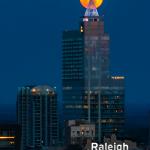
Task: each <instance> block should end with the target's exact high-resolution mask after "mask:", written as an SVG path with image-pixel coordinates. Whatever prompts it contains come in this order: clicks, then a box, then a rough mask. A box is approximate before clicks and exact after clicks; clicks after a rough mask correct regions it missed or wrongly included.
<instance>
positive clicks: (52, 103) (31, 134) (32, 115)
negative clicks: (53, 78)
mask: <svg viewBox="0 0 150 150" xmlns="http://www.w3.org/2000/svg"><path fill="white" fill-rule="evenodd" d="M17 97H18V98H17V117H18V118H17V119H18V123H19V124H20V126H21V128H22V142H21V146H22V147H21V150H26V149H34V150H37V149H40V148H42V147H45V148H49V147H50V146H55V145H57V144H58V112H57V109H58V108H57V94H56V91H55V90H54V89H53V88H51V87H49V86H36V87H35V86H34V87H33V86H25V87H21V88H19V89H18V96H17Z"/></svg>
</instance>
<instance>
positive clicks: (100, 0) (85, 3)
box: [80, 0, 103, 8]
mask: <svg viewBox="0 0 150 150" xmlns="http://www.w3.org/2000/svg"><path fill="white" fill-rule="evenodd" d="M89 2H90V0H80V3H81V5H82V6H83V7H85V8H87V7H88V5H89ZM93 2H94V5H95V7H96V8H98V7H100V6H101V5H102V3H103V0H93Z"/></svg>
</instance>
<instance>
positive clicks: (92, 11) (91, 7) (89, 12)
mask: <svg viewBox="0 0 150 150" xmlns="http://www.w3.org/2000/svg"><path fill="white" fill-rule="evenodd" d="M84 16H85V17H94V16H99V14H98V11H97V8H96V6H95V3H94V1H93V0H90V2H89V4H88V7H87V9H86V12H85V15H84Z"/></svg>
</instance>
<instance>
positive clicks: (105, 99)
mask: <svg viewBox="0 0 150 150" xmlns="http://www.w3.org/2000/svg"><path fill="white" fill-rule="evenodd" d="M109 41H110V38H109V35H108V34H106V33H105V30H104V20H103V18H102V17H100V16H99V14H98V11H97V9H96V6H95V4H94V2H93V0H91V1H90V3H89V4H88V6H87V10H86V13H85V16H84V17H83V18H82V19H81V22H80V28H79V29H78V30H76V31H64V32H63V104H64V120H72V119H77V120H78V119H85V120H88V121H89V123H95V124H96V130H97V138H98V139H99V140H100V139H101V138H102V137H103V136H109V135H111V134H112V133H116V134H117V135H118V136H120V135H121V134H122V132H123V124H124V94H125V93H124V77H120V76H115V77H112V76H111V74H110V67H109V64H110V63H109Z"/></svg>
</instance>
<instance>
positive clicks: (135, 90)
mask: <svg viewBox="0 0 150 150" xmlns="http://www.w3.org/2000/svg"><path fill="white" fill-rule="evenodd" d="M149 6H150V1H149V0H142V1H141V0H104V4H103V6H102V8H100V9H99V12H100V14H101V15H103V14H104V15H105V29H106V32H108V33H109V34H110V37H111V66H112V70H113V71H114V72H116V74H117V73H119V74H123V75H126V76H127V79H126V105H128V107H127V112H128V113H129V112H130V114H129V115H130V117H134V115H137V116H138V117H143V116H146V114H147V112H148V110H149V109H150V88H149V87H150V66H149V64H150V59H149V57H150V15H149V14H150V9H149ZM84 11H85V10H84V8H82V7H81V5H80V3H79V0H57V1H56V0H53V1H52V0H0V117H1V116H5V115H7V116H10V117H11V116H13V115H14V114H15V111H14V110H15V104H16V93H17V87H18V86H23V85H30V84H50V85H53V86H57V87H58V88H57V89H58V91H59V92H60V84H61V83H60V81H61V80H60V72H61V71H60V69H61V36H62V31H63V30H64V29H72V28H78V22H79V18H80V17H81V16H82V15H83V14H84ZM6 107H8V108H9V109H7V110H6ZM8 110H9V111H8ZM137 112H139V113H137ZM144 112H145V113H144ZM139 114H140V115H139Z"/></svg>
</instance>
